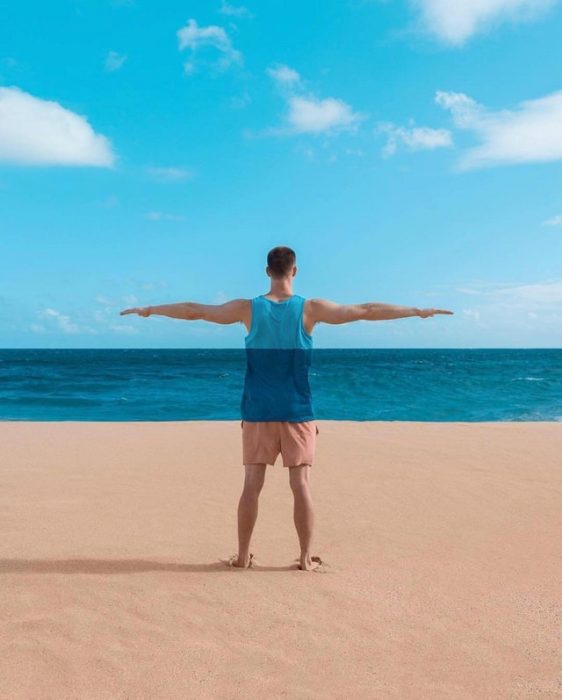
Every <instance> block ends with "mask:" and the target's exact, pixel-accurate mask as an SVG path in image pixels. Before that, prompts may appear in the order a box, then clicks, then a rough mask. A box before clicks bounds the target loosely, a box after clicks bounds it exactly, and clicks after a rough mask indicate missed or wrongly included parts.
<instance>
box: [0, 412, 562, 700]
mask: <svg viewBox="0 0 562 700" xmlns="http://www.w3.org/2000/svg"><path fill="white" fill-rule="evenodd" d="M318 425H319V428H320V434H319V436H318V446H317V456H316V462H315V464H314V466H313V467H312V470H311V477H312V492H313V497H314V502H315V511H316V528H315V537H314V544H313V552H312V553H313V554H316V555H320V556H321V557H322V558H323V559H324V560H325V562H326V564H325V566H323V567H322V570H319V571H314V572H305V571H299V570H297V569H296V562H295V558H296V557H297V556H298V553H299V548H298V540H297V535H296V531H295V528H294V525H293V519H292V518H293V515H292V508H293V503H292V493H291V491H290V489H289V482H288V479H289V474H288V470H287V469H284V468H283V467H282V466H281V458H280V457H279V458H278V461H277V463H276V465H275V466H273V467H268V472H267V475H266V483H265V487H264V490H263V492H262V495H261V498H260V512H259V516H258V521H257V524H256V528H255V531H254V536H253V543H252V547H251V550H252V552H253V553H254V554H255V557H256V565H255V567H254V568H253V569H249V570H241V569H233V568H229V567H228V566H227V565H226V564H225V563H224V562H225V560H227V559H228V557H229V556H230V555H232V554H234V553H235V552H236V550H237V520H236V518H237V505H238V499H239V496H240V491H241V487H242V483H243V475H244V467H243V466H242V463H241V429H240V422H239V421H227V422H172V423H80V422H63V423H40V422H38V423H25V422H24V423H22V422H13V423H12V422H3V423H0V499H1V509H0V518H1V524H2V550H1V553H0V574H1V579H0V580H1V583H2V585H1V586H0V622H1V627H0V646H1V653H0V697H1V698H6V699H10V700H16V699H19V698H26V699H27V698H33V699H34V700H35V699H40V698H52V699H56V700H63V699H66V698H80V699H86V698H88V699H89V698H96V699H97V698H128V699H131V700H136V699H137V698H139V699H140V698H142V699H144V698H146V699H147V700H148V699H150V700H156V699H160V698H162V699H171V698H221V699H222V698H242V697H249V698H262V697H263V698H265V697H268V698H281V697H283V698H303V699H305V698H306V699H308V698H310V699H318V700H320V699H324V698H330V699H331V698H338V699H339V698H341V699H342V700H344V699H345V700H347V699H349V698H353V699H355V698H400V699H405V698H431V699H434V698H447V699H449V700H450V699H451V698H478V699H482V698H490V699H492V698H493V699H497V698H538V697H540V698H550V697H552V698H555V697H556V698H559V697H562V658H561V652H560V650H561V648H562V644H561V642H562V545H561V538H560V533H561V531H562V460H561V456H560V455H561V453H562V424H560V423H558V424H557V423H448V424H444V423H407V422H404V423H402V422H397V423H382V422H381V423H378V422H377V423H372V422H371V423H355V422H345V421H343V422H339V421H338V422H336V421H319V422H318Z"/></svg>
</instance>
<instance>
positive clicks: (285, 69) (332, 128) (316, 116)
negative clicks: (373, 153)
mask: <svg viewBox="0 0 562 700" xmlns="http://www.w3.org/2000/svg"><path fill="white" fill-rule="evenodd" d="M267 73H268V75H269V76H270V77H271V78H272V79H273V80H274V81H275V83H277V85H278V86H279V87H281V88H282V92H283V95H284V98H285V100H286V102H287V114H286V121H287V125H286V126H285V127H283V128H277V129H269V130H268V133H276V134H322V133H332V132H336V131H343V130H347V131H354V130H356V128H357V125H358V124H359V122H360V121H361V120H362V119H364V116H363V115H362V114H359V113H357V112H354V111H353V109H352V108H351V106H350V105H348V104H347V103H346V102H344V101H343V100H339V99H336V98H335V97H327V98H325V99H319V98H317V97H315V96H314V95H310V94H306V93H305V91H304V89H303V83H302V80H301V77H300V75H299V74H298V73H297V71H296V70H294V69H292V68H289V66H285V65H279V66H275V67H273V68H269V69H268V70H267Z"/></svg>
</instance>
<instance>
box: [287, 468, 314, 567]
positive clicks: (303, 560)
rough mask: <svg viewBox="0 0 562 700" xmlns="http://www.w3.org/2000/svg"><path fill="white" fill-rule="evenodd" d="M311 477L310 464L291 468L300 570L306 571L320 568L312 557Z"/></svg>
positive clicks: (290, 478) (312, 512)
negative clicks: (299, 551) (299, 548)
mask: <svg viewBox="0 0 562 700" xmlns="http://www.w3.org/2000/svg"><path fill="white" fill-rule="evenodd" d="M309 476H310V465H309V464H300V465H299V466H298V467H289V483H290V485H291V490H292V492H293V496H294V498H295V504H294V510H293V518H294V521H295V527H296V528H297V534H298V536H299V542H300V547H301V554H300V568H301V569H304V570H305V571H311V570H312V569H316V568H318V562H317V561H316V562H315V561H314V560H313V558H312V557H311V555H310V545H311V542H312V532H313V530H314V510H313V508H312V495H311V493H310V481H309ZM314 559H315V560H318V557H314Z"/></svg>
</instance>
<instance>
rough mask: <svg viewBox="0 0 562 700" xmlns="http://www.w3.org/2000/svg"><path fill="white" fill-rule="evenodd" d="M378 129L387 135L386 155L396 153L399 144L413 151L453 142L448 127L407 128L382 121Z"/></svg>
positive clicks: (430, 148) (384, 149) (438, 146)
mask: <svg viewBox="0 0 562 700" xmlns="http://www.w3.org/2000/svg"><path fill="white" fill-rule="evenodd" d="M376 131H377V132H378V133H381V134H385V135H386V137H387V142H386V145H385V146H384V148H383V155H384V156H391V155H393V154H394V153H396V150H397V148H398V145H399V144H402V145H404V146H405V147H406V148H408V149H409V150H411V151H420V150H433V149H435V148H446V147H448V146H452V144H453V138H452V135H451V132H450V131H448V130H447V129H431V128H430V127H428V126H410V127H409V128H405V127H402V126H396V125H395V124H393V123H392V122H381V123H380V124H379V125H378V126H377V129H376Z"/></svg>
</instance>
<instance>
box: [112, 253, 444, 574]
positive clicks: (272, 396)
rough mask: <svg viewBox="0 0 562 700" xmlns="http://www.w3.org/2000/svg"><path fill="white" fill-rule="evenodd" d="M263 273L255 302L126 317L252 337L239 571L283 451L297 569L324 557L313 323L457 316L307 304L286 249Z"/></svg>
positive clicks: (157, 309)
mask: <svg viewBox="0 0 562 700" xmlns="http://www.w3.org/2000/svg"><path fill="white" fill-rule="evenodd" d="M266 273H267V275H268V277H270V279H271V285H270V289H269V291H268V292H267V294H261V295H259V296H257V297H254V298H252V299H233V300H232V301H228V302H226V303H224V304H197V303H194V302H181V303H178V304H164V305H161V306H146V307H143V308H133V309H125V310H124V311H121V315H122V316H123V315H125V314H131V313H136V314H138V315H139V316H151V315H153V314H157V315H160V316H168V317H170V318H179V319H185V320H190V321H194V320H204V321H211V322H213V323H220V324H230V323H238V322H239V323H243V324H244V326H245V327H246V329H247V331H248V334H247V335H246V337H245V339H244V341H245V346H246V376H245V380H244V391H243V394H242V402H241V416H242V422H241V426H242V457H243V459H242V461H243V463H244V466H245V470H246V474H245V480H244V488H243V491H242V495H241V497H240V501H239V504H238V554H237V555H234V556H233V557H232V558H231V560H230V562H229V563H230V564H231V566H236V567H241V568H248V567H250V566H251V565H252V560H253V558H254V555H253V554H252V553H251V552H250V540H251V537H252V532H253V530H254V525H255V523H256V520H257V516H258V499H259V495H260V492H261V489H262V487H263V484H264V479H265V471H266V467H267V465H268V464H270V465H273V464H274V463H275V460H276V459H277V457H278V455H279V454H281V458H282V462H283V466H284V467H287V468H288V469H289V483H290V487H291V490H292V492H293V496H294V511H293V517H294V523H295V527H296V530H297V534H298V538H299V542H300V549H301V551H300V557H299V563H298V564H297V568H299V569H302V570H304V571H312V570H314V569H317V568H318V567H319V566H320V565H321V564H322V560H321V558H320V557H318V556H311V553H310V547H311V542H312V533H313V526H314V511H313V507H312V497H311V493H310V469H311V466H312V462H313V459H314V451H315V446H316V435H317V433H318V427H317V425H316V421H315V417H314V411H313V407H312V396H311V392H310V387H309V383H308V370H309V367H310V364H311V353H312V332H313V329H314V326H315V325H316V324H317V323H329V324H341V323H351V322H353V321H383V320H390V319H396V318H406V317H408V316H420V317H421V318H428V317H430V316H434V315H435V314H452V313H453V312H452V311H447V310H444V309H419V308H416V307H410V306H395V305H392V304H382V303H378V302H367V303H364V304H336V303H334V302H332V301H327V300H325V299H305V298H304V297H302V296H299V295H298V294H293V278H294V277H295V275H296V274H297V267H296V255H295V252H294V251H293V250H291V248H287V247H285V246H278V247H276V248H273V249H272V250H270V251H269V253H268V255H267V267H266Z"/></svg>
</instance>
